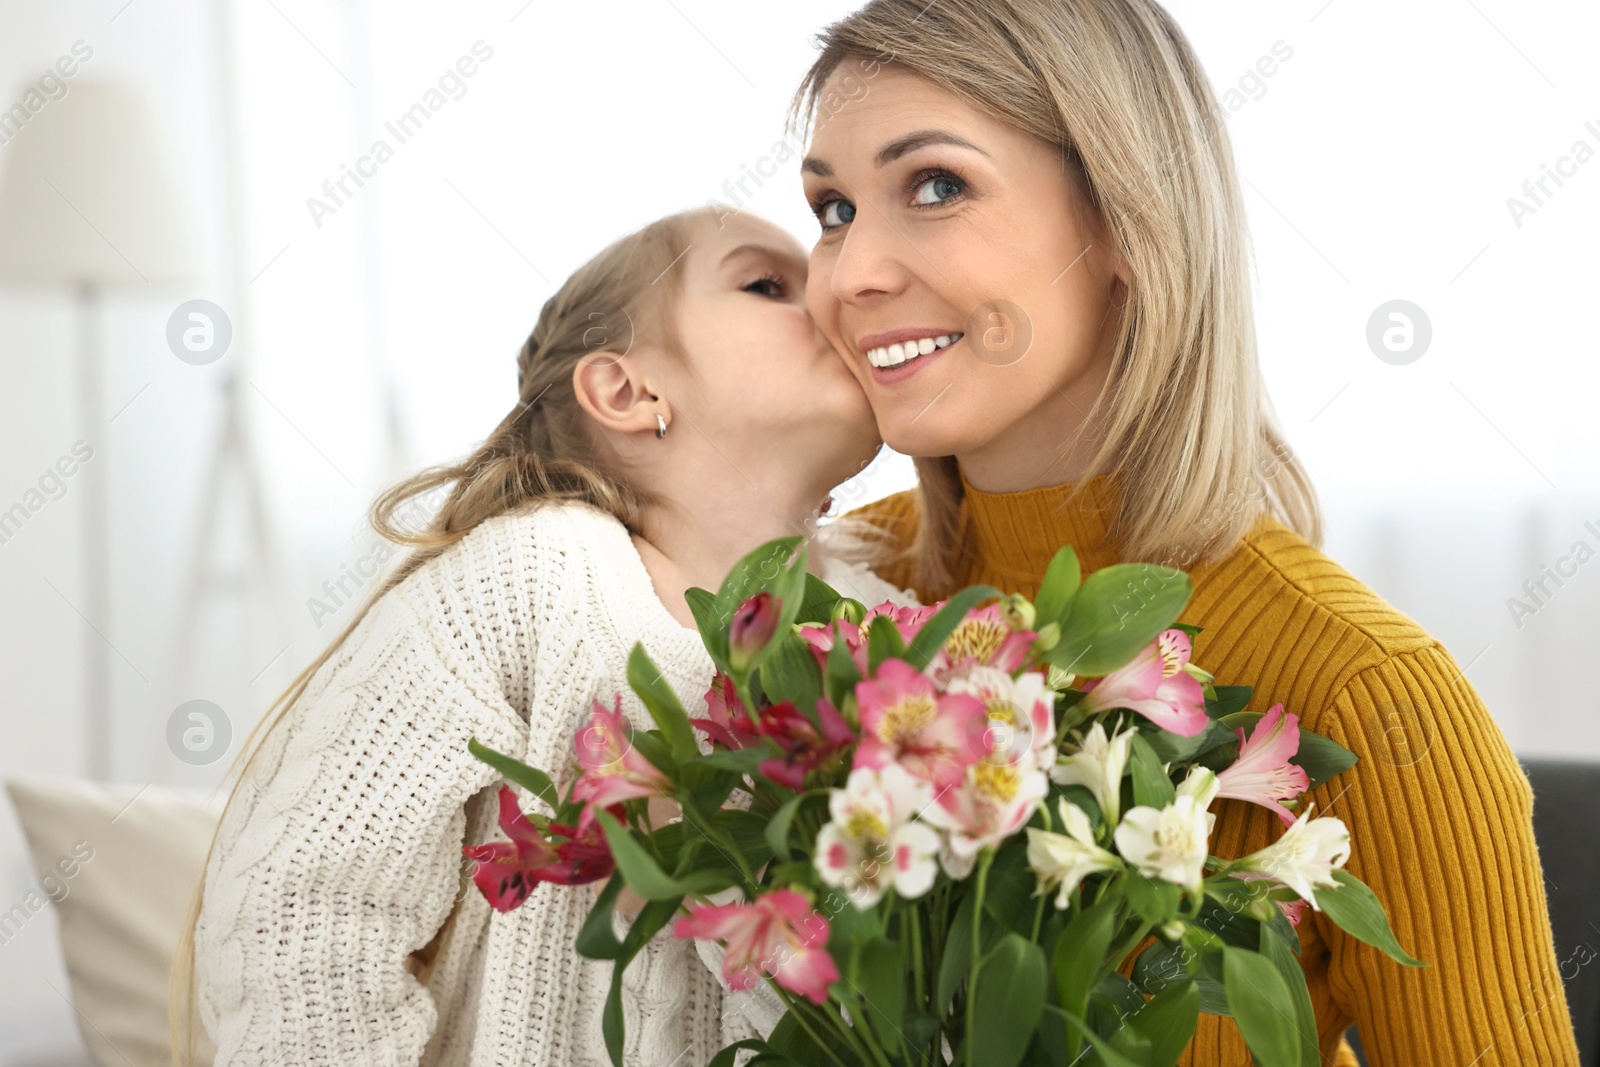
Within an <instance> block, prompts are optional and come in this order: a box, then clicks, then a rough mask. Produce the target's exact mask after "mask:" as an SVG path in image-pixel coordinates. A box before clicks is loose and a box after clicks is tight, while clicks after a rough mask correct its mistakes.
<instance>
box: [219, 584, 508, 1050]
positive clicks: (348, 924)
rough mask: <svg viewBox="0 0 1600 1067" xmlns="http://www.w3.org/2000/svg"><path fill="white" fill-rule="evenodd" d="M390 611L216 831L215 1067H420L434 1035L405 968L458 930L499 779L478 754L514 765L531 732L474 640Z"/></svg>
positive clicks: (374, 616) (425, 995)
mask: <svg viewBox="0 0 1600 1067" xmlns="http://www.w3.org/2000/svg"><path fill="white" fill-rule="evenodd" d="M419 580H421V579H419ZM380 603H381V607H375V608H374V609H373V611H372V612H370V613H369V615H368V618H367V619H364V620H363V625H362V627H360V628H358V630H357V631H356V634H354V635H352V637H353V644H352V645H351V646H350V647H351V652H350V653H348V654H347V655H345V656H342V657H339V659H338V660H336V661H330V663H328V664H325V665H324V670H323V671H322V672H320V673H319V676H318V677H317V678H315V679H314V683H315V685H314V686H313V687H311V688H308V690H307V693H306V694H305V698H303V699H302V702H301V704H300V705H299V706H297V707H296V708H295V709H293V710H294V712H295V715H294V717H293V718H292V719H291V720H290V721H287V722H285V723H284V724H282V726H281V727H280V728H277V729H274V730H272V731H271V732H270V733H269V734H268V735H267V740H266V741H265V742H264V743H263V748H262V750H261V751H260V753H259V756H258V763H259V767H258V768H256V771H257V773H256V776H255V778H254V779H253V781H247V782H246V783H245V784H242V785H240V786H239V787H238V790H237V793H236V796H235V798H234V801H233V803H234V805H235V808H236V810H234V811H231V812H230V813H229V814H228V816H227V817H226V818H225V819H224V822H223V825H222V826H221V827H220V829H219V836H218V842H217V847H216V849H215V851H214V853H213V858H212V862H211V864H210V866H209V870H208V873H207V879H206V895H205V902H204V911H203V914H202V918H201V924H200V926H199V928H198V929H197V932H196V943H197V948H198V953H197V957H198V960H199V963H200V965H201V967H202V983H201V989H202V1000H201V1003H202V1008H201V1010H202V1019H203V1021H204V1022H205V1024H206V1027H207V1029H208V1030H209V1031H210V1032H211V1034H212V1036H213V1038H214V1040H215V1041H216V1043H217V1046H218V1056H217V1062H218V1063H219V1064H221V1063H226V1064H228V1065H230V1067H250V1065H263V1067H264V1065H267V1064H272V1063H282V1062H294V1063H296V1064H301V1065H310V1067H318V1065H322V1064H327V1065H330V1067H331V1065H335V1064H337V1065H340V1067H352V1065H364V1064H370V1065H373V1067H378V1065H384V1067H388V1065H401V1064H406V1065H410V1064H417V1063H418V1062H419V1061H420V1059H421V1056H422V1053H423V1049H424V1046H425V1045H426V1043H427V1041H428V1039H429V1036H430V1034H431V1032H432V1030H433V1028H434V1025H435V1022H436V1019H437V1011H436V1006H435V1004H434V1001H433V999H432V995H431V994H430V992H429V990H428V989H426V988H425V987H424V986H422V985H421V984H420V983H419V982H417V980H416V979H415V978H414V977H413V976H412V975H411V973H410V972H409V971H408V970H407V969H406V966H405V961H406V957H407V956H408V955H409V954H410V953H411V952H412V951H414V950H416V949H418V948H421V947H422V946H423V945H424V944H426V943H427V942H428V940H429V939H430V938H431V937H432V935H433V934H434V932H435V931H437V930H438V928H439V927H440V925H441V924H442V923H443V922H444V919H445V917H446V916H447V915H448V914H449V912H450V909H451V906H452V904H453V903H454V901H455V899H456V894H457V892H458V890H459V884H460V883H459V875H460V871H461V866H462V856H461V845H462V839H463V834H464V831H465V820H466V815H465V811H464V805H465V802H466V801H467V799H468V798H469V797H471V796H472V795H473V794H474V793H476V792H478V791H479V790H481V789H483V788H484V787H486V786H488V785H489V784H491V783H492V782H493V781H494V780H495V779H496V777H497V775H496V774H495V772H494V771H493V770H492V769H491V768H489V767H488V766H487V765H485V764H483V763H481V762H479V761H478V760H477V759H475V758H474V757H473V756H472V755H471V754H470V753H469V752H468V751H467V739H468V738H469V737H471V736H474V735H476V736H477V737H478V739H479V740H480V741H482V742H483V743H485V744H488V745H490V746H492V747H495V748H498V749H500V750H502V751H517V750H518V749H519V747H520V746H521V745H522V743H523V737H524V736H525V726H523V724H522V723H521V720H520V718H519V716H518V713H517V711H516V710H515V709H514V708H513V707H512V705H511V704H510V702H509V701H508V700H507V699H506V697H505V695H504V693H503V692H502V690H501V687H500V686H499V685H497V684H495V680H494V678H493V674H492V672H490V671H487V670H485V669H484V667H485V660H486V655H485V653H484V650H483V648H482V647H481V646H480V645H479V644H477V643H476V639H475V635H474V634H473V633H472V631H471V630H470V629H469V628H468V627H465V626H462V627H457V628H454V629H452V630H449V631H446V632H442V633H441V632H439V631H438V629H437V628H436V627H433V626H429V625H423V623H422V620H420V619H419V618H418V617H417V616H416V614H415V612H414V610H413V608H412V606H411V604H410V603H408V601H407V600H406V599H405V598H404V597H402V596H398V595H394V594H391V595H390V596H389V597H386V598H385V600H384V601H382V602H380ZM451 646H454V647H451ZM330 668H336V669H332V670H330Z"/></svg>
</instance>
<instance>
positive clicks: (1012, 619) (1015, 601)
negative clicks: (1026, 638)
mask: <svg viewBox="0 0 1600 1067" xmlns="http://www.w3.org/2000/svg"><path fill="white" fill-rule="evenodd" d="M1000 615H1001V617H1002V618H1004V619H1005V620H1006V625H1008V626H1010V627H1011V628H1012V629H1013V630H1031V629H1033V623H1034V618H1035V616H1034V611H1033V601H1031V600H1029V599H1028V598H1027V597H1025V596H1023V595H1022V594H1021V593H1012V594H1011V595H1010V596H1007V597H1005V598H1004V599H1002V600H1001V601H1000Z"/></svg>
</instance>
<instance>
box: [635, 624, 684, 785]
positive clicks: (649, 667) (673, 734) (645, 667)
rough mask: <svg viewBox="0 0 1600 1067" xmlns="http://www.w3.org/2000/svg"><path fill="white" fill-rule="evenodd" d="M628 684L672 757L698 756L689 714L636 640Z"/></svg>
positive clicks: (680, 758)
mask: <svg viewBox="0 0 1600 1067" xmlns="http://www.w3.org/2000/svg"><path fill="white" fill-rule="evenodd" d="M628 685H629V686H630V687H632V689H633V691H634V692H635V693H637V694H639V699H640V700H642V701H644V706H645V707H646V708H647V709H649V711H650V717H651V718H652V719H654V720H655V721H656V726H657V727H659V728H660V730H661V736H662V737H663V738H665V739H666V742H667V745H668V747H669V748H670V750H671V752H672V758H673V759H675V760H677V761H678V762H680V763H681V762H682V761H684V760H686V759H690V758H691V757H694V756H698V755H699V754H700V743H699V742H698V741H696V740H695V736H694V727H693V726H690V725H689V714H688V712H686V711H684V710H683V705H682V704H680V703H678V694H676V693H674V692H673V691H672V687H671V686H670V685H668V684H667V680H666V679H665V678H663V677H662V676H661V671H660V670H658V669H657V668H656V665H655V664H654V663H653V662H651V660H650V656H649V654H648V653H646V652H645V650H644V645H642V644H640V643H639V642H637V641H635V642H634V644H633V651H631V652H629V653H628Z"/></svg>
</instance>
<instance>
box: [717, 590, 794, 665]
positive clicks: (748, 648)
mask: <svg viewBox="0 0 1600 1067" xmlns="http://www.w3.org/2000/svg"><path fill="white" fill-rule="evenodd" d="M782 604H783V601H782V600H780V599H779V598H778V597H775V596H773V595H772V594H771V593H769V592H767V591H766V590H762V591H761V592H759V593H757V594H756V595H755V596H753V597H751V598H750V599H749V600H746V601H745V602H744V603H743V604H740V605H739V607H738V609H737V610H735V611H734V613H733V620H732V622H730V623H729V625H728V665H729V666H730V667H731V668H732V669H733V670H734V671H737V672H743V671H746V670H748V669H749V667H750V661H751V660H753V659H754V658H755V657H756V655H757V654H758V653H759V652H760V651H761V650H762V649H763V648H766V647H767V642H768V641H771V640H772V635H773V633H774V632H776V630H777V629H778V609H779V607H781V606H782Z"/></svg>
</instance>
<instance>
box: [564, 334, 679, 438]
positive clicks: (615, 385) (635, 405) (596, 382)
mask: <svg viewBox="0 0 1600 1067" xmlns="http://www.w3.org/2000/svg"><path fill="white" fill-rule="evenodd" d="M572 391H573V392H574V393H575V394H576V395H577V398H578V403H579V404H580V405H581V406H582V407H583V410H584V411H586V412H588V413H589V417H590V418H592V419H594V421H595V422H596V423H598V424H599V426H600V428H601V429H602V430H607V431H615V432H617V433H634V432H637V431H639V430H652V431H653V430H655V428H656V412H658V411H659V412H661V413H662V414H663V415H665V414H667V412H668V407H667V404H666V401H664V400H662V399H661V398H660V397H659V396H657V395H656V394H655V393H653V392H652V391H651V390H650V383H649V382H648V381H646V380H645V377H644V374H643V371H642V370H641V369H640V367H639V362H638V360H636V359H629V358H626V357H624V356H622V355H620V354H618V353H616V352H609V351H600V352H590V353H588V354H586V355H585V356H583V358H581V359H579V360H578V362H577V363H576V364H574V365H573V368H572Z"/></svg>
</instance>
